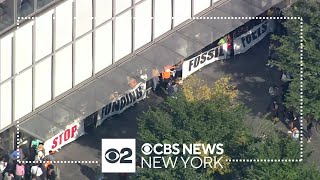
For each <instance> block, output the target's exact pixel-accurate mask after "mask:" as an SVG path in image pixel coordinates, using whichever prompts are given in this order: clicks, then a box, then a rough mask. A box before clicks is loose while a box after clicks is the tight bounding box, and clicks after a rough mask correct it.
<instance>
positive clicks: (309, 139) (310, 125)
mask: <svg viewBox="0 0 320 180" xmlns="http://www.w3.org/2000/svg"><path fill="white" fill-rule="evenodd" d="M312 127H313V118H312V117H310V116H309V117H307V136H308V143H309V142H311V135H312V130H311V128H312Z"/></svg>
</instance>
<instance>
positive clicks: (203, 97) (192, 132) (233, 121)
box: [137, 76, 320, 180]
mask: <svg viewBox="0 0 320 180" xmlns="http://www.w3.org/2000/svg"><path fill="white" fill-rule="evenodd" d="M237 94H238V92H237V90H236V88H235V87H234V86H232V85H230V84H229V78H222V79H220V80H219V81H217V82H215V83H214V85H213V87H210V86H209V85H207V84H206V82H204V81H202V80H200V79H199V78H197V77H196V76H191V77H190V78H188V79H187V80H185V82H184V87H183V88H182V90H181V91H180V93H179V94H178V95H177V96H178V98H177V99H174V98H167V99H166V100H165V101H164V102H163V103H162V104H161V105H160V106H158V107H152V108H150V109H149V110H148V111H147V112H145V113H144V114H143V115H142V116H141V117H140V118H139V132H138V136H139V139H138V140H139V142H142V143H145V142H148V143H154V144H156V143H168V144H173V143H179V144H183V143H198V142H200V143H204V144H206V143H223V144H224V146H223V149H224V152H225V153H224V155H223V159H224V160H223V162H221V163H222V164H223V167H224V168H216V169H210V168H207V169H200V170H197V169H192V168H191V167H187V168H184V167H183V165H182V163H181V164H178V165H177V167H175V168H174V169H173V168H167V169H147V168H141V169H139V170H138V173H137V178H138V179H190V180H191V179H236V178H238V177H243V178H246V179H261V177H263V178H264V177H267V178H268V179H277V178H278V177H283V178H284V179H290V177H300V178H303V176H302V174H304V175H307V174H308V172H311V171H312V172H313V175H312V176H311V175H309V176H308V177H318V176H319V175H320V173H319V171H317V170H316V169H315V168H314V167H311V168H304V169H302V170H301V169H299V172H300V174H299V173H297V172H295V174H293V175H288V174H287V173H288V172H289V173H291V172H292V173H293V172H294V171H298V169H297V168H301V167H302V163H301V162H296V163H289V162H286V163H284V162H283V163H280V162H273V163H270V162H269V163H267V162H265V163H263V162H262V163H257V162H252V163H249V162H248V163H244V162H238V163H234V162H228V161H225V160H226V159H269V158H272V159H298V157H299V155H300V154H299V152H300V151H299V143H298V142H297V141H293V140H292V138H290V137H288V136H281V135H280V134H279V132H276V131H275V128H274V127H273V126H272V125H271V122H269V121H263V123H267V124H268V123H269V124H268V126H266V125H265V126H266V127H267V128H266V130H263V132H260V134H266V136H263V137H262V136H259V135H258V136H257V135H253V134H254V133H252V131H253V130H252V128H253V127H250V126H248V125H246V124H247V123H245V121H248V112H249V111H248V109H247V108H246V107H245V106H244V105H243V104H242V103H240V102H238V101H237V98H236V97H237ZM269 125H270V126H269ZM200 156H201V157H202V158H203V157H204V156H207V155H206V154H201V155H200ZM303 167H304V166H303ZM271 172H272V173H271Z"/></svg>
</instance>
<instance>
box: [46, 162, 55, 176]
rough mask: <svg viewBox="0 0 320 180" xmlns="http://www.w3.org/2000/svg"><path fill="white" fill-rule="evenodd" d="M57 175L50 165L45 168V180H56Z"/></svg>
mask: <svg viewBox="0 0 320 180" xmlns="http://www.w3.org/2000/svg"><path fill="white" fill-rule="evenodd" d="M56 178H57V174H56V171H55V170H54V166H53V165H52V164H50V165H49V166H48V168H47V179H48V180H56Z"/></svg>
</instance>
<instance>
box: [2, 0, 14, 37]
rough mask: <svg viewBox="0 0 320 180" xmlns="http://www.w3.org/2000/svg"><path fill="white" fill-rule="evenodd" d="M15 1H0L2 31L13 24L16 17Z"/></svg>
mask: <svg viewBox="0 0 320 180" xmlns="http://www.w3.org/2000/svg"><path fill="white" fill-rule="evenodd" d="M13 7H14V3H13V1H12V0H1V1H0V31H2V30H4V29H6V28H8V27H9V26H11V25H13V24H14V23H15V22H14V19H13V17H14V16H13V14H14V9H13Z"/></svg>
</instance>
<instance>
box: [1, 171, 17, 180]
mask: <svg viewBox="0 0 320 180" xmlns="http://www.w3.org/2000/svg"><path fill="white" fill-rule="evenodd" d="M13 179H14V175H13V174H12V172H6V173H4V176H3V180H13Z"/></svg>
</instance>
